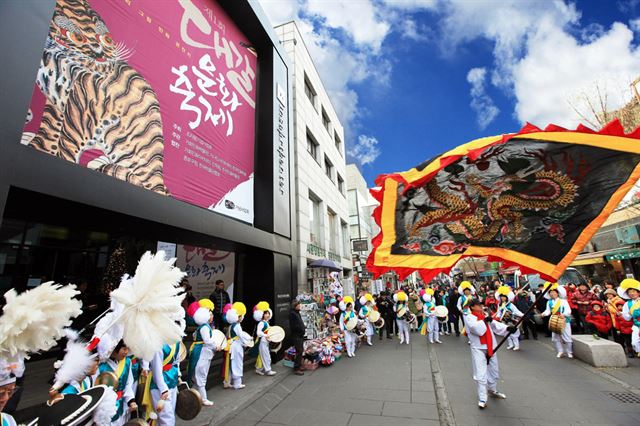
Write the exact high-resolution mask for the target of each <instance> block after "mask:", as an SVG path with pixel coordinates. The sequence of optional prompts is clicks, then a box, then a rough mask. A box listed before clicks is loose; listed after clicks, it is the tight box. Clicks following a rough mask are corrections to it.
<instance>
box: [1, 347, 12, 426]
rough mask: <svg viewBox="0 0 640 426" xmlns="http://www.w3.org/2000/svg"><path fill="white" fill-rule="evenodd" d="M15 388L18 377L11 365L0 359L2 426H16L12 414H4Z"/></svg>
mask: <svg viewBox="0 0 640 426" xmlns="http://www.w3.org/2000/svg"><path fill="white" fill-rule="evenodd" d="M15 388H16V376H15V375H14V373H13V369H12V368H11V366H10V364H7V363H6V362H5V360H3V359H1V358H0V425H2V426H16V421H15V420H14V418H13V417H12V416H11V415H10V414H7V413H4V412H3V410H4V407H5V405H6V404H7V401H9V398H11V395H13V392H14V391H15Z"/></svg>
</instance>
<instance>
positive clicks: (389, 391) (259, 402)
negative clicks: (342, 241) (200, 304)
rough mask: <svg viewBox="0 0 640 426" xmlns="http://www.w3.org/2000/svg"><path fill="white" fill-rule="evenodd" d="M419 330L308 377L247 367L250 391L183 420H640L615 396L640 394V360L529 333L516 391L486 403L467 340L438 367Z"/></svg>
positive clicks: (221, 397)
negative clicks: (479, 402)
mask: <svg viewBox="0 0 640 426" xmlns="http://www.w3.org/2000/svg"><path fill="white" fill-rule="evenodd" d="M412 338H413V343H412V344H411V346H406V345H402V346H401V345H399V344H398V343H397V341H396V340H393V341H392V340H386V339H385V340H383V341H382V342H380V341H379V340H375V346H374V347H373V348H368V347H361V348H360V350H358V352H357V357H356V358H355V359H348V358H343V359H341V360H340V361H338V362H337V363H336V364H335V365H334V366H332V367H330V368H320V369H318V370H316V371H314V372H311V373H309V372H307V374H306V375H305V376H303V377H298V376H294V375H292V374H291V370H290V369H287V368H284V367H281V366H279V365H278V368H277V370H278V371H279V375H278V376H276V377H275V378H265V377H258V376H256V375H254V374H253V372H252V371H251V372H247V373H245V374H246V375H245V377H246V383H247V388H246V389H244V390H242V391H231V390H228V391H224V390H222V389H220V388H219V387H217V388H215V389H212V390H210V391H209V392H210V396H212V397H213V399H214V400H215V402H216V406H215V407H214V408H205V409H204V410H203V412H202V413H201V414H200V416H199V417H198V418H197V419H195V420H194V421H192V422H180V423H178V424H180V425H206V424H225V425H229V426H250V425H251V426H253V425H336V426H338V425H368V426H373V425H395V426H400V425H437V424H447V421H449V423H450V424H457V425H485V424H491V425H554V424H557V425H568V424H572V425H573V424H575V425H580V424H593V425H609V424H612V425H613V424H623V425H627V426H629V425H636V424H640V403H622V402H619V401H617V400H615V399H613V398H612V397H611V396H610V395H609V393H626V394H628V393H631V394H632V395H637V396H640V362H639V361H638V360H632V363H631V366H630V367H629V368H626V369H617V370H615V369H594V368H591V367H589V366H587V365H586V364H584V363H582V362H581V361H578V360H568V359H562V360H558V359H556V358H555V352H554V351H553V349H552V347H551V345H550V341H549V340H548V339H542V340H540V341H533V340H529V341H524V342H523V344H522V348H523V350H522V351H521V352H519V353H514V352H511V351H505V350H503V349H501V351H500V355H499V358H500V364H501V373H502V377H501V381H500V385H499V388H500V389H501V390H502V391H503V392H505V393H506V394H507V396H508V399H507V400H506V401H496V400H490V402H489V406H488V407H487V409H485V410H484V411H481V410H479V409H478V408H477V407H476V395H475V384H474V382H473V381H472V379H471V362H470V356H469V350H468V346H467V345H466V343H465V339H464V338H462V337H460V338H456V337H451V336H445V337H444V338H443V341H444V342H445V343H444V344H443V345H438V346H437V348H436V351H435V352H436V354H435V355H436V356H435V357H432V360H433V361H435V362H434V363H433V365H434V369H435V371H436V374H435V375H434V374H432V373H433V372H432V368H431V366H432V361H430V357H429V349H428V347H427V344H426V342H425V339H424V338H421V336H419V335H418V334H417V333H414V334H412ZM436 358H437V359H436ZM438 366H439V367H440V368H439V370H438ZM438 371H440V372H441V373H440V372H438ZM440 374H441V376H440ZM434 377H435V379H436V383H438V380H439V378H440V377H441V378H442V379H443V382H444V392H442V393H440V394H439V395H438V397H436V391H435V389H434V385H433V383H434V382H433V378H434Z"/></svg>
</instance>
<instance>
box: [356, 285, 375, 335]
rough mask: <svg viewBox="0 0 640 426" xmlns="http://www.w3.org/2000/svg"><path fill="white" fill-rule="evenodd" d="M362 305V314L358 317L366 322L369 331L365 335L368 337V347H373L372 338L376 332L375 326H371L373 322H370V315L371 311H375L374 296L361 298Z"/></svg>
mask: <svg viewBox="0 0 640 426" xmlns="http://www.w3.org/2000/svg"><path fill="white" fill-rule="evenodd" d="M360 304H361V305H362V307H361V308H360V312H358V317H359V318H360V319H361V320H363V321H364V324H365V326H366V327H367V330H366V332H365V335H366V336H367V345H369V346H373V343H372V342H371V338H372V336H373V334H374V333H375V331H374V329H373V324H371V321H369V314H370V313H371V311H373V305H374V304H375V302H374V300H373V296H372V295H371V294H369V293H366V294H365V295H364V296H362V297H361V298H360Z"/></svg>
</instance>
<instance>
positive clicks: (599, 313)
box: [585, 300, 611, 339]
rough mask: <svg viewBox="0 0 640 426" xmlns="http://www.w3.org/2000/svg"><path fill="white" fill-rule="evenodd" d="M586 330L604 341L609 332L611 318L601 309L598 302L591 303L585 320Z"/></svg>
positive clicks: (600, 303)
mask: <svg viewBox="0 0 640 426" xmlns="http://www.w3.org/2000/svg"><path fill="white" fill-rule="evenodd" d="M585 321H586V323H587V324H586V325H587V329H588V330H589V332H590V333H593V334H594V335H597V336H599V337H602V338H603V339H606V338H607V337H608V336H609V332H610V331H611V316H610V315H609V313H608V312H606V311H605V310H604V309H603V304H602V302H601V301H600V300H594V301H593V302H591V311H589V313H588V314H587V316H586V318H585Z"/></svg>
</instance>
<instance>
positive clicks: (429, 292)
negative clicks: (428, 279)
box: [420, 288, 435, 303]
mask: <svg viewBox="0 0 640 426" xmlns="http://www.w3.org/2000/svg"><path fill="white" fill-rule="evenodd" d="M434 294H435V292H434V291H433V289H432V288H426V289H425V290H420V299H422V301H423V302H425V303H427V302H430V301H431V298H432V297H433V295H434Z"/></svg>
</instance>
